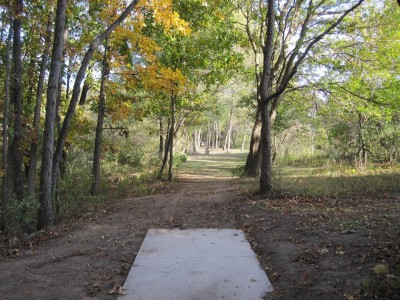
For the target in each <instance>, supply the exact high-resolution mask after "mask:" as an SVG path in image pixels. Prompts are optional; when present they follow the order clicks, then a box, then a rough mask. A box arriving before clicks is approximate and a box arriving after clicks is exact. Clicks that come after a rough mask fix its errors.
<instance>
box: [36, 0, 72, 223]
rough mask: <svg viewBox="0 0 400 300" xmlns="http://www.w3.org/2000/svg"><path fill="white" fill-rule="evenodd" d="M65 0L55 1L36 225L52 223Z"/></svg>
mask: <svg viewBox="0 0 400 300" xmlns="http://www.w3.org/2000/svg"><path fill="white" fill-rule="evenodd" d="M66 2H67V1H66V0H58V1H57V11H56V26H55V31H54V43H53V50H52V55H51V65H50V74H49V81H48V87H47V102H46V118H45V125H44V133H43V150H42V169H41V173H40V197H39V200H40V208H39V213H38V227H39V228H43V227H46V226H50V225H53V224H54V209H53V199H52V190H53V188H54V187H53V186H54V184H55V182H53V180H52V179H53V178H52V173H53V167H54V165H53V156H54V135H55V128H54V126H55V122H56V114H57V111H56V108H57V96H58V95H57V94H58V84H59V79H60V73H61V68H62V51H63V48H64V28H65V15H66V8H67V3H66Z"/></svg>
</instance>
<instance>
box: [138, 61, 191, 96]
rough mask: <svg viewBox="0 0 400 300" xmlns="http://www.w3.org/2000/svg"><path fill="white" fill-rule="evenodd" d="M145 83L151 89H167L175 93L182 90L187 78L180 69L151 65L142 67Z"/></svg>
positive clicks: (143, 81)
mask: <svg viewBox="0 0 400 300" xmlns="http://www.w3.org/2000/svg"><path fill="white" fill-rule="evenodd" d="M140 78H141V81H142V83H143V85H144V86H145V87H146V88H148V89H150V90H159V91H165V92H169V93H173V94H178V93H179V92H181V91H182V90H183V89H184V87H185V84H186V78H185V76H184V75H183V74H182V72H181V71H180V70H179V69H176V70H172V69H171V68H166V67H163V66H157V65H151V66H148V67H141V68H140Z"/></svg>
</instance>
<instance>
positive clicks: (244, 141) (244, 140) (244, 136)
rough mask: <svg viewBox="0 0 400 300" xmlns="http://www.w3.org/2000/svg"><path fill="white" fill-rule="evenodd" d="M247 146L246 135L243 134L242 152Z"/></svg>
mask: <svg viewBox="0 0 400 300" xmlns="http://www.w3.org/2000/svg"><path fill="white" fill-rule="evenodd" d="M245 145H246V133H244V134H243V140H242V147H241V151H244V146H245Z"/></svg>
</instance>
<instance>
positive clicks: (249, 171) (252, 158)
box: [243, 104, 262, 177]
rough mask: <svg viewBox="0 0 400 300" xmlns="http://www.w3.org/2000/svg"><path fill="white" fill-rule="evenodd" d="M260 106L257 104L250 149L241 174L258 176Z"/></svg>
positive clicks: (259, 160)
mask: <svg viewBox="0 0 400 300" xmlns="http://www.w3.org/2000/svg"><path fill="white" fill-rule="evenodd" d="M261 123H262V122H261V107H260V104H259V105H258V106H257V114H256V122H255V123H254V126H253V130H252V132H251V139H250V149H249V154H248V155H247V160H246V166H245V169H244V172H243V176H248V177H258V176H259V175H260V168H261V148H262V147H261Z"/></svg>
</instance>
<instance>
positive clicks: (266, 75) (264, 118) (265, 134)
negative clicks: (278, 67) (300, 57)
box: [259, 0, 275, 194]
mask: <svg viewBox="0 0 400 300" xmlns="http://www.w3.org/2000/svg"><path fill="white" fill-rule="evenodd" d="M274 6H275V1H272V0H270V1H268V11H267V18H266V25H267V26H266V27H267V32H266V38H265V46H264V64H263V73H262V76H261V80H260V89H259V90H260V98H261V122H262V124H261V145H262V159H261V175H260V192H261V193H263V194H267V193H270V192H271V190H272V160H271V120H270V119H271V116H270V105H271V102H272V101H271V100H268V99H269V96H270V94H271V89H272V78H271V77H272V63H273V61H272V59H273V57H272V56H273V48H274V34H275V29H274V26H275V24H274V23H275V8H274Z"/></svg>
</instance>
